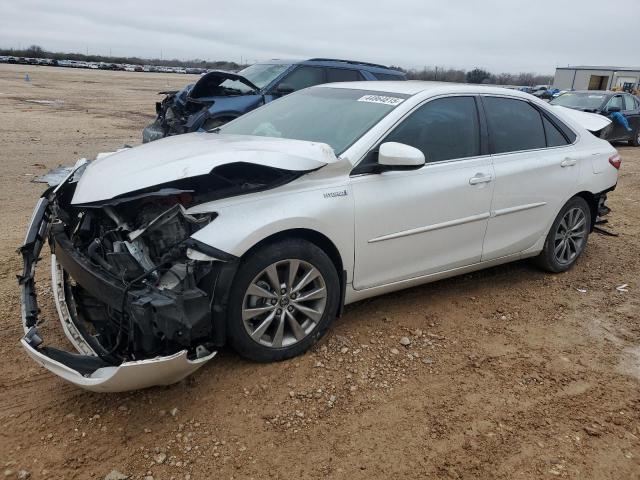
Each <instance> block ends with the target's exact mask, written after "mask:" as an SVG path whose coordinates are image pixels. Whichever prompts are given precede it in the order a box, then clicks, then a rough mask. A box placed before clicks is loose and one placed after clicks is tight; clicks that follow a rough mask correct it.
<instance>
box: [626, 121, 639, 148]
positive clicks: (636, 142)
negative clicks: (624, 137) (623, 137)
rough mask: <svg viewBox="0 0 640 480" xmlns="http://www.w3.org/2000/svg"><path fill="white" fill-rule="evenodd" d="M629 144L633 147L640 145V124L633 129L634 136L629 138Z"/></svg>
mask: <svg viewBox="0 0 640 480" xmlns="http://www.w3.org/2000/svg"><path fill="white" fill-rule="evenodd" d="M629 145H631V146H632V147H640V125H638V126H637V127H636V128H635V130H634V131H633V137H631V140H629Z"/></svg>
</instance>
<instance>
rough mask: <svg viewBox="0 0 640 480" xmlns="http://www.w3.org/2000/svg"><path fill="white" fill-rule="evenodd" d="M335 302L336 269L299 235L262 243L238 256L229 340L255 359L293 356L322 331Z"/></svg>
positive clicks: (332, 314) (337, 288) (337, 293)
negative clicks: (298, 237)
mask: <svg viewBox="0 0 640 480" xmlns="http://www.w3.org/2000/svg"><path fill="white" fill-rule="evenodd" d="M339 302H340V282H339V279H338V273H337V271H336V268H335V266H334V264H333V262H332V261H331V259H330V258H329V257H328V256H327V254H326V253H325V252H324V251H323V250H322V249H321V248H319V247H318V246H317V245H315V244H313V243H311V242H308V241H306V240H302V239H289V240H283V241H280V242H277V243H271V244H267V245H265V246H263V247H261V248H259V249H257V250H256V251H254V252H252V253H250V254H249V255H248V256H247V257H246V258H245V259H243V261H242V263H241V264H240V267H239V268H238V272H237V274H236V276H235V278H234V281H233V284H232V287H231V291H230V295H229V304H228V305H229V306H228V310H227V327H228V328H227V331H228V335H229V340H230V343H231V345H232V346H233V348H234V349H235V350H236V351H237V352H238V353H239V354H240V355H241V356H243V357H245V358H248V359H250V360H254V361H257V362H272V361H278V360H284V359H287V358H291V357H294V356H296V355H299V354H301V353H303V352H305V351H306V350H307V349H309V347H311V346H312V345H313V344H315V343H316V342H317V341H318V340H319V339H320V338H322V336H323V335H324V334H325V333H326V332H327V330H328V328H329V326H330V325H331V322H332V321H333V319H334V317H335V315H336V313H337V312H338V304H339Z"/></svg>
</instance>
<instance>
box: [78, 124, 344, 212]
mask: <svg viewBox="0 0 640 480" xmlns="http://www.w3.org/2000/svg"><path fill="white" fill-rule="evenodd" d="M335 161H337V159H336V156H335V154H334V153H333V150H332V149H331V147H329V145H327V144H324V143H316V142H307V141H302V140H289V139H283V138H269V137H258V136H248V135H224V134H215V133H206V132H194V133H188V134H185V135H177V136H173V137H167V138H164V139H162V140H158V141H155V142H152V143H146V144H144V145H140V146H138V147H135V148H128V149H124V150H121V151H118V152H115V153H113V154H110V155H101V156H98V158H97V159H96V160H94V161H93V162H91V163H89V165H88V166H87V168H86V169H85V171H84V173H83V174H82V177H80V180H79V182H78V185H77V187H76V191H75V194H74V196H73V200H72V203H73V204H84V203H92V202H99V201H104V200H109V199H112V198H114V197H117V196H120V195H124V194H127V193H130V192H134V191H138V190H141V189H144V188H150V187H154V186H156V185H161V184H164V183H167V182H171V181H174V180H180V179H183V178H190V177H195V176H198V175H205V174H207V173H209V172H211V170H213V169H214V168H215V167H218V166H221V165H225V164H230V163H237V162H243V163H248V164H255V165H263V166H266V167H273V168H279V169H283V170H291V171H296V172H305V171H311V170H315V169H318V168H320V167H323V166H324V165H326V164H328V163H331V162H335ZM247 168H249V167H247Z"/></svg>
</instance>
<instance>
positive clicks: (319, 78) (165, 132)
mask: <svg viewBox="0 0 640 480" xmlns="http://www.w3.org/2000/svg"><path fill="white" fill-rule="evenodd" d="M405 79H406V77H405V74H404V73H402V72H400V71H398V70H394V69H392V68H389V67H385V66H384V65H377V64H374V63H366V62H357V61H352V60H336V59H327V58H312V59H310V60H305V61H293V60H270V61H268V62H261V63H255V64H253V65H250V66H249V67H247V68H245V69H243V70H241V71H240V72H238V73H233V72H226V71H210V72H207V73H205V74H204V75H202V76H201V77H200V79H199V80H198V81H197V82H195V83H193V84H189V85H187V86H186V87H184V88H183V89H181V90H177V91H164V92H160V94H162V95H165V98H164V99H163V100H162V101H160V102H157V103H156V119H155V120H154V121H153V123H151V124H150V125H148V126H147V127H145V128H144V130H143V131H142V141H143V142H144V143H147V142H151V141H153V140H157V139H159V138H163V137H166V136H169V135H179V134H181V133H188V132H196V131H199V130H205V131H208V130H212V129H214V128H217V127H219V126H221V125H223V124H225V123H227V122H229V121H230V120H233V119H234V118H238V117H239V116H240V115H243V114H245V113H247V112H249V111H251V110H253V109H254V108H257V107H259V106H260V105H264V104H265V103H268V102H270V101H272V100H275V99H276V98H280V97H282V96H284V95H287V94H289V93H292V92H295V91H297V90H301V89H303V88H307V87H311V86H313V85H319V84H321V83H332V82H347V81H349V82H350V81H358V80H371V81H373V80H405Z"/></svg>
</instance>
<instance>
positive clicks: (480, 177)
mask: <svg viewBox="0 0 640 480" xmlns="http://www.w3.org/2000/svg"><path fill="white" fill-rule="evenodd" d="M491 180H493V177H492V176H491V175H484V174H482V173H476V174H475V175H474V176H473V177H471V178H470V179H469V185H478V184H479V183H489V182H490V181H491Z"/></svg>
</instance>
